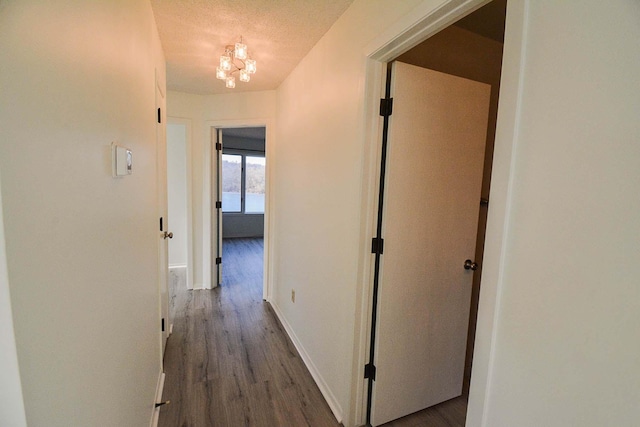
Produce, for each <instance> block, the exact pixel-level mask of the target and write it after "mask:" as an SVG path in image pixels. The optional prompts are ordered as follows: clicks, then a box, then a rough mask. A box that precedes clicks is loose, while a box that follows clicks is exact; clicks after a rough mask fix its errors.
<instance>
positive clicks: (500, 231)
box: [349, 0, 529, 427]
mask: <svg viewBox="0 0 640 427" xmlns="http://www.w3.org/2000/svg"><path fill="white" fill-rule="evenodd" d="M528 1H529V0H508V5H507V16H506V22H505V40H504V50H503V60H502V61H503V62H502V76H501V80H500V101H499V105H498V118H497V124H496V136H495V148H494V155H493V170H492V174H491V176H492V179H491V204H490V206H489V210H488V216H487V228H486V237H485V252H484V259H483V268H482V276H481V281H482V289H481V292H480V301H479V305H478V317H477V329H476V340H475V348H474V353H473V354H474V355H473V357H474V364H473V368H472V374H471V388H470V392H469V403H468V407H467V421H466V425H467V426H469V427H471V426H483V425H485V424H486V411H485V408H486V406H487V398H488V396H489V394H490V391H491V383H490V380H489V377H490V371H491V368H492V365H493V363H494V351H493V347H494V344H495V336H496V332H497V331H496V328H495V319H496V318H497V313H498V311H499V309H500V299H499V295H500V289H501V287H502V280H503V271H504V268H505V265H504V257H505V252H506V249H507V244H508V242H507V233H506V230H507V229H508V226H509V223H508V219H509V209H510V205H511V199H512V198H513V194H512V174H511V171H512V167H513V162H514V155H515V151H516V148H517V147H516V145H515V141H516V140H517V134H518V128H519V126H518V125H519V110H520V92H521V89H520V88H521V81H522V79H523V71H522V70H523V67H524V59H525V58H524V57H523V53H524V46H523V43H524V42H525V41H526V26H525V22H526V18H527V12H528ZM489 2H490V0H449V1H447V2H446V3H444V4H442V5H441V6H440V7H436V8H434V6H433V3H432V2H423V3H421V4H420V5H419V6H417V7H416V8H415V9H414V10H412V11H411V12H410V13H408V14H406V15H405V16H404V17H403V18H402V19H400V20H398V21H397V22H395V23H394V24H393V25H392V26H390V27H389V29H388V30H387V31H386V32H385V33H383V34H381V35H380V36H378V37H377V38H376V39H374V40H373V41H372V42H371V43H370V44H369V45H368V46H367V48H366V49H365V55H366V64H365V66H366V70H365V86H364V89H365V93H364V102H365V106H364V112H365V128H364V133H365V141H364V142H365V143H364V160H363V163H364V164H363V182H362V205H361V218H362V225H361V228H360V251H359V252H360V259H359V271H358V286H359V289H358V301H357V306H356V325H355V337H354V338H355V345H354V357H353V364H352V367H353V374H352V394H351V410H350V414H349V418H350V421H352V424H353V425H363V424H364V422H365V414H366V406H367V392H366V391H367V380H365V379H364V376H363V372H364V366H365V364H366V363H368V358H369V334H370V331H371V323H370V319H371V314H372V302H371V297H372V288H373V284H372V282H373V280H372V279H373V260H374V257H373V255H372V254H371V239H372V238H373V237H375V235H376V234H375V233H376V218H377V212H378V206H377V203H378V200H377V195H378V189H379V177H380V160H381V159H380V157H381V153H380V141H382V120H381V119H380V117H379V102H380V101H379V100H380V98H384V89H385V82H386V66H387V62H390V61H391V60H393V59H395V58H397V57H398V56H400V55H401V54H402V53H404V52H406V51H407V50H409V49H411V48H413V47H414V46H416V45H417V44H419V43H421V42H422V41H424V40H426V39H427V38H429V37H431V36H432V35H434V34H436V33H438V32H439V31H441V30H443V29H444V28H446V27H448V26H449V25H451V24H453V23H454V22H456V21H457V20H459V19H460V18H462V17H464V16H466V15H468V14H470V13H472V12H474V11H475V10H477V9H479V8H480V7H482V6H484V5H485V4H487V3H489Z"/></svg>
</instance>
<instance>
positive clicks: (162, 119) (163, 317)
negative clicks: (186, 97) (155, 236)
mask: <svg viewBox="0 0 640 427" xmlns="http://www.w3.org/2000/svg"><path fill="white" fill-rule="evenodd" d="M165 105H166V102H165V97H164V92H163V89H162V87H161V85H160V83H159V82H158V81H157V79H156V109H157V123H156V150H157V180H158V216H159V217H160V221H159V223H160V224H159V226H160V228H159V245H158V269H159V271H158V277H159V284H158V287H159V292H160V325H159V327H160V328H161V336H162V338H161V339H162V355H164V350H165V348H166V346H167V339H168V338H169V325H170V321H169V286H168V275H169V246H168V239H169V238H170V237H169V236H172V234H171V233H170V232H169V231H168V227H169V218H168V213H167V212H168V205H167V133H166V129H167V128H166V119H167V117H166V112H165Z"/></svg>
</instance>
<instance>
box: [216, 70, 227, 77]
mask: <svg viewBox="0 0 640 427" xmlns="http://www.w3.org/2000/svg"><path fill="white" fill-rule="evenodd" d="M226 78H227V72H226V71H225V70H223V69H222V67H216V79H220V80H224V79H226Z"/></svg>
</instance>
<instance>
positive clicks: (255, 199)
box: [217, 127, 267, 299]
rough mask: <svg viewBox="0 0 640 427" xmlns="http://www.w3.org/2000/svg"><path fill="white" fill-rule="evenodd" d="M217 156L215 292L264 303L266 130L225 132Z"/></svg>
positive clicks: (222, 133) (221, 130)
mask: <svg viewBox="0 0 640 427" xmlns="http://www.w3.org/2000/svg"><path fill="white" fill-rule="evenodd" d="M218 136H219V143H220V146H219V148H220V151H219V152H218V154H217V155H218V156H219V161H218V167H219V173H218V180H219V186H218V187H219V195H220V200H221V202H222V203H221V206H220V208H219V211H220V212H218V218H219V220H220V223H219V224H218V230H219V236H220V238H221V247H220V248H221V253H220V258H219V260H220V264H218V265H219V267H221V268H222V270H221V274H220V282H219V283H220V286H222V287H228V288H229V289H230V290H233V291H234V292H240V293H242V294H244V295H246V296H247V297H249V298H251V297H250V295H253V298H255V299H261V298H262V297H263V283H264V231H265V208H266V193H267V191H266V188H267V186H266V154H265V153H266V150H265V148H266V147H265V141H266V129H265V127H240V128H224V129H219V132H218Z"/></svg>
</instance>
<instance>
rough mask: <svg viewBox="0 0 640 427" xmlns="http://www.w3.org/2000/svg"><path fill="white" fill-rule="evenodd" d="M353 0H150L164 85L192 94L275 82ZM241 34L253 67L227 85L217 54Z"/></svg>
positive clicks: (273, 85)
mask: <svg viewBox="0 0 640 427" xmlns="http://www.w3.org/2000/svg"><path fill="white" fill-rule="evenodd" d="M352 1H353V0H151V6H152V7H153V12H154V15H155V18H156V23H157V26H158V31H159V33H160V40H161V42H162V47H163V49H164V53H165V57H166V60H167V87H168V88H169V89H170V90H176V91H181V92H189V93H197V94H214V93H227V92H230V91H236V92H238V91H256V90H269V89H275V88H277V87H278V86H279V85H280V83H282V81H283V80H284V79H285V77H286V76H287V75H289V73H290V72H291V70H293V68H294V67H295V66H296V65H297V64H298V62H300V60H301V59H302V58H303V57H304V56H305V55H306V54H307V53H308V52H309V51H310V50H311V48H312V47H313V46H314V45H315V43H316V42H317V41H318V40H319V39H320V38H321V37H322V36H323V35H324V34H325V33H326V32H327V31H328V30H329V28H330V27H331V25H333V23H334V22H335V21H336V20H337V19H338V17H339V16H340V15H341V14H342V13H343V12H344V11H345V10H346V9H347V7H349V5H350V4H351V3H352ZM240 36H242V37H243V39H244V42H245V43H246V44H247V46H248V47H249V55H250V56H251V58H253V59H255V60H256V61H257V68H258V71H257V73H256V74H254V75H253V76H252V77H251V81H250V82H249V83H243V82H240V81H237V83H236V88H235V89H226V88H225V86H224V81H222V80H217V79H216V77H215V71H216V67H217V66H218V60H219V59H218V58H219V57H220V54H222V53H223V52H224V48H225V46H226V45H228V44H233V43H235V42H236V41H238V40H239V39H240Z"/></svg>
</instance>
